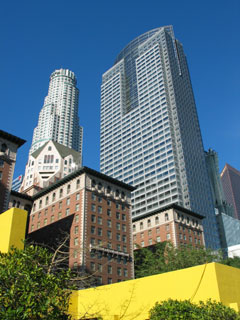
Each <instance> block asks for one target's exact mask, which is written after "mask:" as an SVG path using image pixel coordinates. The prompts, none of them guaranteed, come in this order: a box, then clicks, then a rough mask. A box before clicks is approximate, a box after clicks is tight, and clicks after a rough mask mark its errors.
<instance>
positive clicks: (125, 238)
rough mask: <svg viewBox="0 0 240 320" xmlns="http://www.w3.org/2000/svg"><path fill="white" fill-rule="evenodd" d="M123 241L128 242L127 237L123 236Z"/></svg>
mask: <svg viewBox="0 0 240 320" xmlns="http://www.w3.org/2000/svg"><path fill="white" fill-rule="evenodd" d="M122 241H123V242H127V236H126V235H125V234H124V235H123V236H122Z"/></svg>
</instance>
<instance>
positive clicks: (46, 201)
mask: <svg viewBox="0 0 240 320" xmlns="http://www.w3.org/2000/svg"><path fill="white" fill-rule="evenodd" d="M45 204H46V205H47V204H48V197H46V200H45Z"/></svg>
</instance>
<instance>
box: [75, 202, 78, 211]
mask: <svg viewBox="0 0 240 320" xmlns="http://www.w3.org/2000/svg"><path fill="white" fill-rule="evenodd" d="M75 211H79V203H77V204H76V207H75Z"/></svg>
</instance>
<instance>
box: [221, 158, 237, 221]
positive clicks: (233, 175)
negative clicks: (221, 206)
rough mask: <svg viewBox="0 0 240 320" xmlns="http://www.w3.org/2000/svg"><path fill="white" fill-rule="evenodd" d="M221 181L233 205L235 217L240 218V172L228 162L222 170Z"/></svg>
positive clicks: (228, 199)
mask: <svg viewBox="0 0 240 320" xmlns="http://www.w3.org/2000/svg"><path fill="white" fill-rule="evenodd" d="M221 181H222V186H223V191H224V194H225V197H226V201H227V202H228V203H230V204H232V206H233V209H234V218H236V219H239V220H240V172H239V171H238V170H236V169H235V168H233V167H231V166H230V165H229V164H226V165H225V167H224V168H223V171H222V172H221Z"/></svg>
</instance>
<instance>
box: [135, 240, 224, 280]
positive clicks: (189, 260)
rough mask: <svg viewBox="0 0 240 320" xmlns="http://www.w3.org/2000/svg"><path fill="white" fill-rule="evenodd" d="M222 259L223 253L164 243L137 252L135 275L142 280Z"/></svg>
mask: <svg viewBox="0 0 240 320" xmlns="http://www.w3.org/2000/svg"><path fill="white" fill-rule="evenodd" d="M221 259H222V255H221V253H220V252H214V251H212V250H211V249H206V248H204V247H200V248H194V247H192V246H187V247H184V246H181V247H179V248H176V247H174V246H173V244H172V243H170V242H162V243H157V244H156V245H154V246H152V247H148V248H139V249H138V250H135V252H134V261H135V275H136V278H140V277H145V276H149V275H153V274H158V273H163V272H168V271H174V270H179V269H184V268H188V267H193V266H197V265H200V264H204V263H206V262H213V261H220V260H221Z"/></svg>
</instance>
